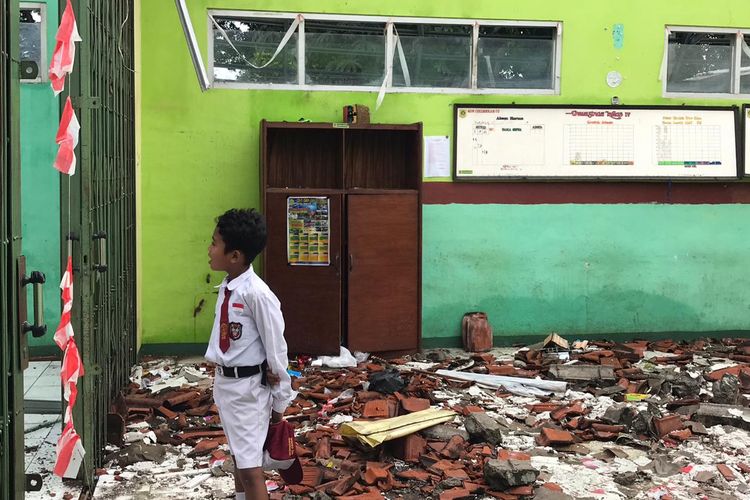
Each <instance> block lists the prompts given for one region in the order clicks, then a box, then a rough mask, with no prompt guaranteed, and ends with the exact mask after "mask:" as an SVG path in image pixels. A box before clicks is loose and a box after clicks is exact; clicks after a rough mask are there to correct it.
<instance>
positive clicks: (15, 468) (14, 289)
mask: <svg viewBox="0 0 750 500" xmlns="http://www.w3.org/2000/svg"><path fill="white" fill-rule="evenodd" d="M0 5H2V7H1V9H2V12H1V13H0V141H1V142H0V500H9V499H11V498H23V495H24V493H23V492H24V441H23V439H24V434H23V370H22V368H21V335H22V334H21V330H20V325H19V323H20V320H21V318H20V315H19V307H18V304H19V299H20V294H19V290H18V288H19V282H18V280H17V276H18V268H19V265H20V264H19V262H20V261H19V258H20V255H21V210H20V207H21V199H20V197H21V182H20V181H21V169H20V157H19V144H20V142H19V121H18V120H19V79H18V78H19V76H18V61H19V55H18V51H19V45H18V29H19V27H18V24H19V21H18V0H2V3H1V4H0Z"/></svg>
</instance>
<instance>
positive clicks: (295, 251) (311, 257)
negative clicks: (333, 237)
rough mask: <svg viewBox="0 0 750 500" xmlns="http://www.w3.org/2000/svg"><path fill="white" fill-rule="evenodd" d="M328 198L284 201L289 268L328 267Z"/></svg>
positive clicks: (301, 198)
mask: <svg viewBox="0 0 750 500" xmlns="http://www.w3.org/2000/svg"><path fill="white" fill-rule="evenodd" d="M328 205H329V204H328V198H326V197H324V196H306V197H300V196H290V197H288V198H287V261H288V263H289V264H291V265H293V266H327V265H329V264H330V257H329V255H330V254H329V249H328V241H329V237H330V233H331V232H330V226H331V219H330V216H329V211H328Z"/></svg>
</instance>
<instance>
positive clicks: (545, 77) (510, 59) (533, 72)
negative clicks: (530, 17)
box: [477, 26, 557, 89]
mask: <svg viewBox="0 0 750 500" xmlns="http://www.w3.org/2000/svg"><path fill="white" fill-rule="evenodd" d="M556 31H557V29H556V28H554V27H529V26H480V28H479V42H478V44H477V87H479V88H487V89H490V88H491V89H554V88H555V82H554V75H555V38H556V34H557V33H556Z"/></svg>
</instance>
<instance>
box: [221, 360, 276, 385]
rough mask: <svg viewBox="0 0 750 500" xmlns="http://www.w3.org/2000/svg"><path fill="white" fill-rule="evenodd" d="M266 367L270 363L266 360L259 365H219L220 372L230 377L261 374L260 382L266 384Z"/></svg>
mask: <svg viewBox="0 0 750 500" xmlns="http://www.w3.org/2000/svg"><path fill="white" fill-rule="evenodd" d="M266 368H268V363H266V362H265V361H264V362H263V363H261V364H259V365H253V366H222V365H219V372H220V373H221V374H222V375H223V376H225V377H229V378H247V377H252V376H253V375H257V374H259V373H260V374H261V379H260V383H261V385H266Z"/></svg>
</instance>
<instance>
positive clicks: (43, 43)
mask: <svg viewBox="0 0 750 500" xmlns="http://www.w3.org/2000/svg"><path fill="white" fill-rule="evenodd" d="M22 9H39V12H41V14H42V22H41V23H40V24H41V25H42V26H41V29H40V37H39V38H40V40H39V45H40V54H39V55H40V57H39V76H37V77H36V78H35V79H33V80H32V79H29V78H23V77H22V76H21V75H20V74H19V76H18V79H19V81H20V82H21V83H30V84H33V83H46V82H47V81H49V78H48V76H49V75H48V74H47V71H48V68H47V51H48V47H47V4H46V3H42V2H20V3H19V4H18V11H19V13H20V12H21V10H22ZM18 44H19V45H20V44H21V39H20V36H19V39H18ZM19 64H20V61H19Z"/></svg>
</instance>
